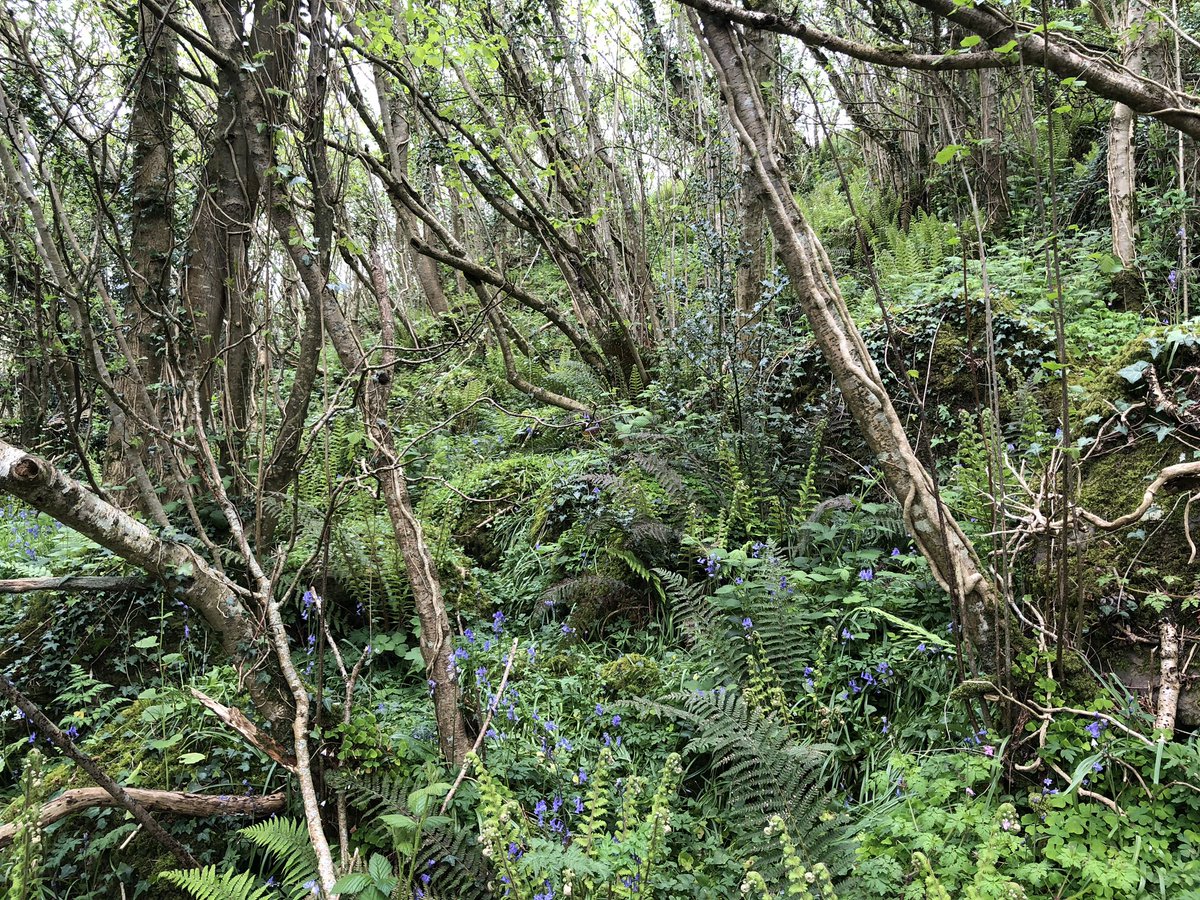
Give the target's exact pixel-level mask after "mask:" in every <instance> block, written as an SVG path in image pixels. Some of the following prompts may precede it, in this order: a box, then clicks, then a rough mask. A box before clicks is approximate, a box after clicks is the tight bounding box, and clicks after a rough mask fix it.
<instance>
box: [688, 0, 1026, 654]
mask: <svg viewBox="0 0 1200 900" xmlns="http://www.w3.org/2000/svg"><path fill="white" fill-rule="evenodd" d="M700 21H701V22H702V23H703V37H704V45H705V49H706V53H707V55H708V57H709V60H710V62H711V63H712V65H713V68H714V69H715V70H716V73H717V76H718V81H719V82H720V86H721V92H722V94H723V95H724V97H725V100H726V104H727V107H728V113H729V116H730V119H731V120H732V123H733V125H734V127H735V129H736V131H737V134H738V138H739V140H740V141H741V143H742V146H743V147H744V148H745V150H746V152H747V154H748V155H749V156H750V158H751V160H752V162H753V165H754V170H755V172H756V174H757V177H758V182H759V188H760V190H761V192H762V194H763V197H764V201H765V204H766V209H767V219H768V221H769V222H770V225H771V230H772V231H773V232H774V234H775V240H776V245H777V248H778V252H779V255H780V256H781V257H782V259H783V262H784V265H785V266H786V268H787V271H788V276H789V278H790V280H791V284H792V289H793V290H794V291H795V293H796V298H797V300H798V301H799V303H800V305H801V307H802V308H803V310H804V312H805V315H806V316H807V318H808V321H809V323H810V325H811V326H812V329H813V334H814V337H815V339H816V341H817V344H818V346H819V347H820V349H821V352H822V355H823V356H824V357H825V360H826V361H827V362H828V364H829V366H830V368H831V369H832V371H833V374H834V378H835V379H836V381H837V383H838V387H839V388H840V389H841V393H842V397H843V398H844V400H845V402H846V405H847V407H848V408H849V409H850V411H851V414H852V415H853V416H854V419H855V421H856V423H857V424H858V427H859V429H860V430H861V431H862V433H863V436H864V437H865V438H866V440H867V443H868V444H869V445H870V447H871V449H872V451H873V452H874V454H875V457H876V459H877V460H878V462H879V465H880V468H881V470H882V474H883V477H884V479H885V481H886V483H887V485H888V487H889V488H890V489H891V491H892V492H893V493H894V494H895V495H896V497H897V499H899V501H900V503H901V509H902V512H903V514H904V522H905V525H906V526H907V528H908V532H909V534H910V535H911V536H912V539H913V541H914V543H916V545H917V548H918V549H919V550H920V552H921V553H922V555H923V556H924V557H925V558H926V559H927V560H928V561H929V566H930V569H931V570H932V573H933V576H934V577H935V578H936V579H937V581H938V583H939V584H940V585H941V586H942V588H944V589H945V590H946V591H948V592H949V593H950V595H951V597H952V598H953V599H954V601H955V602H956V603H957V604H960V609H959V615H960V617H961V622H962V625H963V627H964V628H965V629H966V633H967V637H968V638H969V640H970V642H971V644H972V645H973V646H974V647H975V648H976V650H977V652H978V654H979V660H980V664H981V665H984V666H987V667H991V666H994V665H997V664H1003V661H998V660H997V659H996V656H997V654H998V653H999V652H1000V643H999V642H998V641H997V639H996V634H995V627H994V625H993V617H994V616H995V615H996V612H997V609H998V607H999V598H998V596H997V591H996V586H995V585H994V583H993V582H992V580H991V578H990V576H989V575H988V574H987V573H986V572H985V571H984V569H983V566H982V564H981V563H980V561H979V558H978V557H977V555H976V553H975V549H974V547H973V546H972V545H971V542H970V541H969V540H968V539H967V537H966V535H965V534H963V531H962V529H961V528H960V527H959V525H958V523H957V522H956V521H955V520H954V517H953V515H952V514H951V512H950V510H949V509H947V508H946V506H945V505H944V504H943V503H942V502H941V500H940V498H939V496H938V493H937V489H936V485H935V484H934V481H933V479H932V478H931V477H930V474H929V472H927V471H926V469H925V467H924V466H923V465H922V464H921V462H920V461H919V460H918V459H917V456H916V453H915V452H914V450H913V448H912V445H911V444H910V443H909V440H908V437H907V435H906V434H905V431H904V427H903V425H902V424H901V422H900V418H899V416H898V415H897V413H896V410H895V408H894V407H893V405H892V401H891V398H890V397H889V396H888V394H887V391H886V389H885V388H884V386H883V382H882V379H881V378H880V376H879V371H878V369H877V368H876V366H875V363H874V361H873V360H872V359H871V357H870V354H869V353H868V351H867V348H866V345H865V344H864V342H863V339H862V335H861V334H860V333H859V331H858V327H857V326H856V325H855V323H854V320H853V319H852V318H851V316H850V312H849V310H848V309H847V307H846V303H845V301H844V300H843V298H842V295H841V291H840V289H839V288H838V283H837V278H836V276H835V275H834V272H833V267H832V266H831V264H830V262H829V258H828V256H826V254H825V250H824V248H823V247H822V246H821V243H820V241H819V240H818V238H817V236H816V234H815V233H814V232H813V230H812V228H811V227H809V224H808V222H807V221H806V220H805V218H804V216H803V214H802V213H801V212H800V208H799V207H798V206H797V204H796V201H795V198H794V196H793V194H792V189H791V186H790V185H789V184H788V181H787V178H786V177H785V175H784V173H783V171H782V169H781V167H780V164H779V160H778V158H777V155H776V148H775V145H774V143H773V141H772V136H771V134H770V131H769V127H768V124H767V116H766V115H765V113H764V110H763V103H762V96H761V94H760V92H759V90H758V85H757V84H756V83H755V82H754V80H753V77H752V76H751V74H750V73H749V71H748V69H747V66H746V62H745V54H744V49H743V47H742V46H741V43H740V40H739V38H738V35H737V34H736V33H735V31H734V29H733V27H732V26H731V25H730V24H729V23H728V22H726V21H724V20H722V19H719V18H717V17H715V16H711V15H708V14H703V15H701V16H700Z"/></svg>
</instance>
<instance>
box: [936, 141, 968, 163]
mask: <svg viewBox="0 0 1200 900" xmlns="http://www.w3.org/2000/svg"><path fill="white" fill-rule="evenodd" d="M963 149H965V148H964V147H963V146H962V144H949V145H947V146H945V147H943V148H942V149H941V150H939V151H938V152H937V156H935V157H934V158H933V161H934V162H935V163H937V164H938V165H939V166H944V165H946V163H948V162H950V161H951V160H953V159H956V158H957V157H958V154H959V153H960V152H961V151H962V150H963Z"/></svg>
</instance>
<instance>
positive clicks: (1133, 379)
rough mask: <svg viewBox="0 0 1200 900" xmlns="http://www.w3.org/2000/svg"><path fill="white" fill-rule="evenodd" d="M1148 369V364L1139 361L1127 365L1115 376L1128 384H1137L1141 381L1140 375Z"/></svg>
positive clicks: (1142, 360)
mask: <svg viewBox="0 0 1200 900" xmlns="http://www.w3.org/2000/svg"><path fill="white" fill-rule="evenodd" d="M1148 368H1150V363H1149V362H1147V361H1146V360H1144V359H1139V360H1138V361H1137V362H1135V363H1130V364H1129V365H1127V366H1126V367H1125V368H1123V369H1122V370H1121V371H1119V372H1118V373H1117V374H1118V375H1120V376H1121V377H1122V378H1124V379H1125V380H1126V381H1128V382H1129V383H1130V384H1137V383H1138V382H1139V381H1141V380H1142V375H1143V373H1144V372H1145V371H1146V370H1147V369H1148Z"/></svg>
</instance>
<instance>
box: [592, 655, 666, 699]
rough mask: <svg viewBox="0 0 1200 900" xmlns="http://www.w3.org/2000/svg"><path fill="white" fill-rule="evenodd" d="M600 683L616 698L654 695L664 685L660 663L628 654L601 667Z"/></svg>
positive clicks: (645, 657) (646, 657) (641, 656)
mask: <svg viewBox="0 0 1200 900" xmlns="http://www.w3.org/2000/svg"><path fill="white" fill-rule="evenodd" d="M600 681H601V683H602V684H603V685H604V687H605V689H606V690H607V691H608V692H609V693H610V694H612V695H614V696H616V697H622V696H624V697H638V696H644V695H647V694H653V693H654V692H655V691H656V690H657V689H658V688H659V687H660V686H661V685H662V672H661V671H660V670H659V668H658V663H657V662H655V661H654V660H653V659H651V658H650V657H648V656H643V655H642V654H640V653H626V654H625V655H624V656H620V657H617V658H616V659H614V660H613V661H612V662H609V663H605V664H604V665H602V666H601V667H600Z"/></svg>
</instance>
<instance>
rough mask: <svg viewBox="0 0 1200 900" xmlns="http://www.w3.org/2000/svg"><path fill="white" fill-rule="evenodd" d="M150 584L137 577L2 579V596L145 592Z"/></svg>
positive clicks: (91, 576)
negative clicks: (88, 592)
mask: <svg viewBox="0 0 1200 900" xmlns="http://www.w3.org/2000/svg"><path fill="white" fill-rule="evenodd" d="M149 585H150V582H149V581H148V580H147V579H145V578H142V577H138V576H136V575H59V576H53V577H48V578H0V594H31V593H33V592H34V591H79V592H84V591H101V592H105V593H110V592H116V591H139V590H144V589H145V588H147V587H148V586H149Z"/></svg>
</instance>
